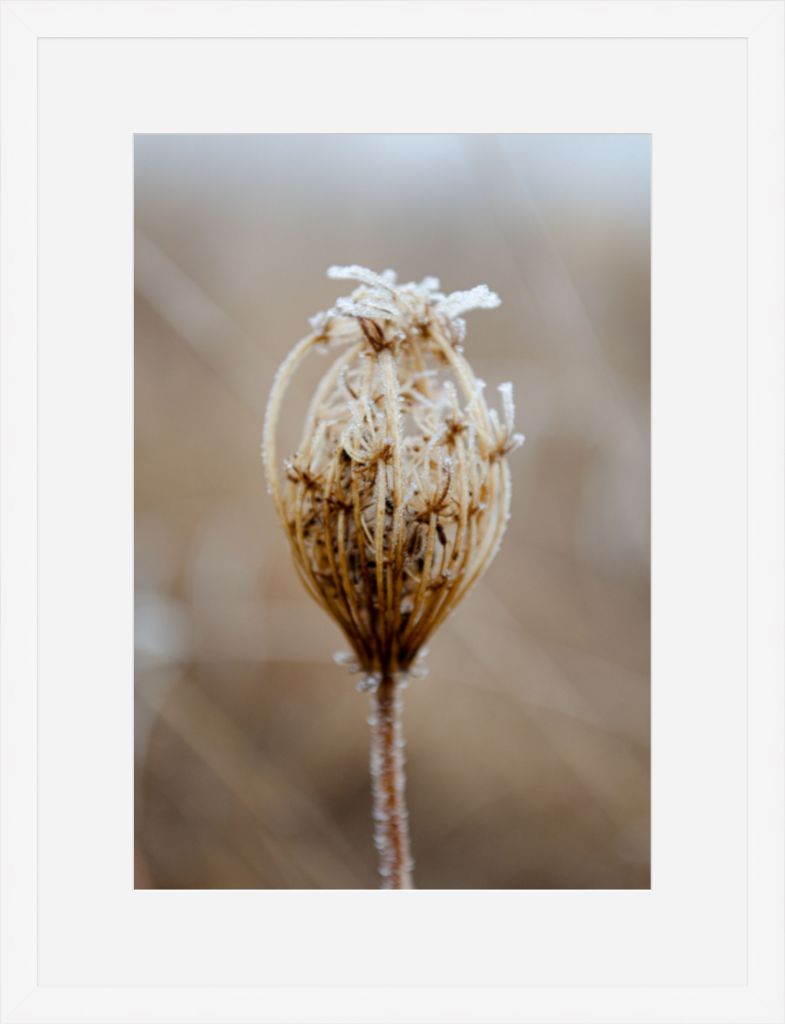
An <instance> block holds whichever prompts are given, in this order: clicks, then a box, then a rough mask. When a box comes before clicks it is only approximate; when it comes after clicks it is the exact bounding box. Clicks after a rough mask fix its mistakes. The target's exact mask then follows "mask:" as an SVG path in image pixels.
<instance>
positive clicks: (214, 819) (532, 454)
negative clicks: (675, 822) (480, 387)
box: [135, 135, 650, 889]
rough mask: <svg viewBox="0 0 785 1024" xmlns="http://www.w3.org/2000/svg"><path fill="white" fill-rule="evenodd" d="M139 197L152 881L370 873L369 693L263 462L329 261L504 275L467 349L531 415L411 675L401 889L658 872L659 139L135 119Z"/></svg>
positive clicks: (335, 883) (139, 687) (272, 880)
mask: <svg viewBox="0 0 785 1024" xmlns="http://www.w3.org/2000/svg"><path fill="white" fill-rule="evenodd" d="M135 192H136V195H135V202H136V225H135V226H136V232H135V235H136V241H135V262H136V271H135V273H136V280H135V286H136V305H135V411H136V427H135V430H136V449H135V473H136V478H135V516H136V518H135V523H136V530H135V561H136V578H135V585H136V619H135V626H136V662H135V669H136V717H135V735H136V748H135V754H136V801H135V832H136V885H137V887H138V888H367V887H374V888H375V887H376V886H377V884H378V879H377V875H376V858H375V852H374V849H373V843H372V828H371V797H370V789H369V780H368V727H367V723H366V719H367V715H368V713H369V701H368V698H367V696H365V695H361V694H358V693H356V692H355V690H354V679H352V677H350V676H348V675H347V674H346V671H345V669H342V668H339V667H338V666H336V665H334V664H333V663H332V660H331V655H332V653H333V652H334V651H337V650H340V649H342V648H344V647H345V646H346V645H345V642H342V638H341V636H340V634H339V632H338V630H337V627H335V626H334V625H333V624H332V622H331V621H330V620H329V619H328V618H327V617H326V616H325V615H324V614H323V612H322V611H321V610H320V609H319V608H318V607H317V606H316V605H315V604H313V603H312V602H311V601H310V599H309V598H308V597H307V596H306V594H305V592H304V590H303V589H302V587H301V585H300V583H299V582H298V580H297V578H296V576H295V571H294V568H293V566H292V564H291V562H290V557H289V553H288V548H287V544H286V542H285V539H284V536H283V532H282V530H281V528H280V527H279V526H278V523H277V521H276V519H275V515H274V511H273V507H272V501H271V499H270V498H269V496H268V494H267V493H266V488H265V484H264V481H263V477H262V470H261V465H260V459H259V440H260V434H261V426H262V419H263V414H264V408H265V403H266V398H267V394H268V391H269V388H270V385H271V382H272V377H273V374H274V372H275V369H276V367H277V366H278V364H279V363H280V361H281V360H282V359H283V357H284V356H285V354H286V353H287V351H288V350H289V348H290V347H291V346H292V345H293V344H294V343H295V342H296V341H297V340H298V339H299V338H300V337H301V336H302V335H303V334H305V333H307V331H308V324H307V318H308V317H309V316H311V315H312V314H314V313H316V312H317V311H319V310H322V309H324V308H326V307H328V306H330V305H331V304H332V303H333V301H334V299H335V298H336V297H337V296H338V295H341V294H347V293H348V291H349V290H350V285H347V283H345V282H334V281H328V280H327V279H326V277H325V270H326V268H327V267H328V266H330V265H331V264H335V263H337V264H350V263H359V264H362V265H365V266H369V267H371V268H373V269H376V270H382V269H384V268H386V267H393V268H395V269H396V270H397V271H398V274H399V280H404V281H408V280H413V279H414V280H419V279H421V278H422V277H424V276H425V275H428V274H432V275H435V276H437V277H439V278H441V281H442V286H443V289H444V290H445V291H453V290H456V289H463V288H468V287H471V286H472V285H475V284H478V283H487V284H488V285H489V286H490V287H491V288H493V289H494V290H496V291H497V292H498V293H499V294H500V295H501V297H502V303H503V304H502V306H501V308H500V309H498V310H494V311H479V312H476V313H470V314H468V317H467V320H468V336H467V342H466V355H467V357H468V358H469V360H470V362H471V363H472V365H473V366H474V368H475V370H476V372H477V373H478V375H479V376H481V377H483V378H485V379H486V380H487V381H488V383H489V391H488V393H489V395H491V394H492V393H494V392H495V386H496V384H498V383H499V382H501V381H504V380H511V381H513V382H514V387H515V394H516V404H517V421H518V422H517V424H516V426H517V428H518V429H519V430H522V431H523V432H524V433H525V434H526V436H527V441H526V444H525V445H524V447H523V449H521V450H520V451H518V452H516V453H515V454H514V455H513V456H512V458H511V469H512V475H513V488H514V490H513V502H512V518H511V521H510V525H509V528H508V531H507V535H506V537H505V541H504V544H503V546H502V550H501V554H500V556H499V557H498V558H497V560H496V562H495V563H494V564H493V566H492V567H491V569H490V570H489V572H488V573H487V574H486V575H485V576H484V577H483V579H482V580H481V582H480V583H479V584H478V586H477V587H476V588H475V590H474V591H473V592H472V594H471V595H470V596H469V598H468V599H467V600H466V601H465V602H464V603H463V604H462V605H461V606H460V607H459V609H458V611H457V612H456V614H455V615H454V617H453V618H451V619H450V620H449V621H448V622H447V623H446V624H445V625H444V626H443V628H442V629H441V630H440V631H439V632H438V633H437V634H436V635H435V637H434V638H433V641H432V643H431V645H430V648H431V651H430V656H429V665H430V670H431V672H430V675H429V676H428V678H426V679H424V680H415V681H413V682H412V684H411V686H410V688H409V689H408V690H407V692H406V703H405V730H406V736H407V741H408V748H407V762H408V767H407V771H408V778H409V808H410V818H411V832H412V845H413V853H414V857H415V860H416V868H415V881H416V884H417V886H418V887H419V888H442V889H447V888H475V889H479V888H570V889H581V888H646V887H648V885H649V793H650V787H649V782H650V770H649V769H650V760H649V749H650V746H649V698H650V688H649V683H650V673H649V669H650V664H649V651H650V642H649V641H650V626H649V607H650V606H649V564H650V563H649V483H650V481H649V469H650V460H649V444H650V436H649V296H650V266H649V233H650V220H649V199H650V140H649V136H644V135H608V136H603V135H504V136H494V135H471V136H468V135H467V136H460V135H411V136H407V135H279V136H276V135H243V136H231V135H192V136H189V135H156V136H151V135H137V136H136V141H135ZM313 361H314V362H315V363H317V364H318V365H316V366H315V367H313V368H312V369H311V370H310V371H309V372H310V373H311V374H312V376H311V378H310V379H309V376H308V373H305V374H304V376H303V379H302V384H301V385H300V400H301V401H304V400H305V397H306V396H307V392H308V388H309V386H310V385H311V384H312V382H313V380H314V379H315V377H314V376H313V375H314V374H316V375H318V374H319V373H320V372H321V371H322V370H323V368H324V366H325V365H326V364H325V363H324V362H323V361H322V360H320V359H319V357H314V360H313ZM296 405H297V403H296V402H295V407H296ZM295 418H296V417H294V418H293V420H292V422H291V424H288V423H287V427H288V428H289V429H291V437H290V438H289V439H288V440H289V444H288V445H287V443H286V441H287V438H286V437H285V438H284V445H283V447H282V451H287V450H289V449H293V448H294V447H295V444H296V427H297V423H296V422H294V419H295Z"/></svg>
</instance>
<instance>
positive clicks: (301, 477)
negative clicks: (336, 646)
mask: <svg viewBox="0 0 785 1024" xmlns="http://www.w3.org/2000/svg"><path fill="white" fill-rule="evenodd" d="M328 276H329V277H331V278H337V279H347V280H352V281H357V282H359V286H358V287H357V288H355V290H354V291H353V292H352V294H351V295H350V296H349V297H348V298H343V299H339V300H338V301H337V302H336V304H335V306H334V307H333V308H332V309H330V310H327V311H326V312H324V313H319V314H317V315H316V316H315V317H312V318H311V321H310V323H311V327H312V328H313V330H312V333H310V334H309V335H307V336H306V337H305V338H303V339H302V340H301V341H300V342H299V343H298V344H297V345H296V346H295V347H294V349H293V350H292V351H291V352H290V354H289V356H288V357H287V358H286V360H285V361H284V363H283V364H282V366H281V367H280V369H279V371H278V374H277V375H276V379H275V382H274V384H273V389H272V392H271V394H270V398H269V402H268V406H267V415H266V417H265V426H264V438H263V446H262V452H263V459H264V466H265V472H266V474H267V478H268V483H269V487H270V491H271V493H272V495H273V497H274V499H275V503H276V506H277V509H278V513H279V516H280V518H281V521H282V523H283V525H284V528H285V530H286V533H287V535H288V538H289V541H290V543H291V548H292V553H293V556H294V561H295V564H296V566H297V569H298V571H299V573H300V576H301V578H302V580H303V582H304V584H305V586H306V588H307V589H308V590H309V592H310V593H311V595H312V596H313V597H314V598H315V599H316V600H317V601H318V602H319V604H321V605H322V607H323V608H324V609H325V611H327V612H328V613H329V614H330V615H331V616H332V617H333V618H334V619H335V621H336V622H337V623H338V625H339V626H340V627H341V629H342V630H343V632H344V634H345V635H346V638H347V640H348V641H349V644H350V645H351V648H352V651H351V654H350V655H347V656H345V657H344V658H343V663H344V664H348V665H349V666H350V667H352V668H353V670H354V671H358V672H361V673H362V674H363V676H364V677H365V678H366V679H369V680H374V679H377V678H379V673H401V674H415V673H417V672H421V671H422V669H421V666H420V665H418V664H416V663H417V662H418V659H421V657H422V652H423V644H424V643H425V641H426V640H427V639H428V637H429V636H430V635H431V633H433V631H434V629H436V627H437V626H438V625H439V624H440V623H441V622H442V621H443V620H444V619H445V618H446V616H447V615H449V614H450V612H452V610H453V609H454V608H455V607H456V605H457V604H458V602H459V601H460V600H461V599H462V598H463V597H464V596H465V595H466V593H467V592H468V591H469V589H470V588H471V587H472V585H473V584H474V583H475V582H476V581H477V579H478V578H479V577H480V575H481V574H482V573H483V572H484V571H485V569H486V568H487V567H488V565H489V564H490V562H491V560H492V559H493V556H494V555H495V553H496V551H497V549H498V547H499V543H500V541H501V537H502V534H503V532H504V528H505V524H506V519H507V514H508V507H509V491H510V478H509V470H508V468H507V463H506V456H507V455H508V454H509V453H510V452H511V451H512V450H513V449H514V448H516V447H518V445H520V444H521V443H522V441H523V436H522V435H521V434H516V433H514V426H513V418H514V406H513V399H512V385H511V384H509V383H507V384H502V385H500V387H499V391H500V392H501V399H502V402H501V404H502V415H501V416H500V415H499V414H498V413H497V412H496V410H494V409H489V408H488V406H487V404H486V402H485V398H484V395H483V389H484V387H485V382H484V381H481V380H479V379H478V378H477V377H475V375H474V373H473V371H472V369H471V367H470V366H469V364H468V362H467V361H466V359H465V358H464V356H463V354H462V347H461V346H462V343H463V338H464V334H465V324H464V322H463V320H462V319H461V315H462V314H463V313H466V312H468V311H469V310H470V309H477V308H480V309H491V308H493V307H495V306H498V305H499V298H498V296H497V295H495V294H494V293H493V292H491V291H490V290H489V289H488V288H487V287H486V286H485V285H478V286H477V287H476V288H472V289H470V290H469V291H465V292H453V293H452V294H451V295H443V294H442V293H441V292H439V291H438V288H439V282H438V280H437V279H436V278H432V277H428V278H425V280H423V281H422V282H420V283H419V284H415V283H409V284H401V285H398V284H396V277H395V274H394V273H393V272H392V271H390V270H387V271H385V272H384V273H383V274H376V273H374V272H373V271H371V270H366V269H365V268H364V267H356V266H352V267H331V268H330V270H328ZM325 345H326V346H328V348H330V349H332V348H336V347H338V346H344V351H342V352H341V353H340V354H339V355H338V356H337V358H336V359H335V360H334V362H333V363H332V365H331V366H330V367H329V368H328V369H327V371H326V372H325V374H324V375H323V377H322V379H321V382H320V383H319V385H318V387H317V389H316V392H315V394H314V396H313V399H312V401H311V406H310V409H309V411H308V414H307V416H306V422H305V427H304V430H303V435H302V441H301V443H300V446H299V448H298V450H297V452H296V453H295V454H294V455H292V456H291V458H290V459H288V460H287V461H286V462H285V463H284V464H283V468H284V472H283V476H282V475H281V472H280V467H279V465H278V458H277V454H276V446H275V434H276V429H277V425H278V420H279V417H280V412H281V407H282V401H283V397H284V394H285V392H286V388H287V386H288V384H289V381H290V379H291V377H292V375H293V373H294V372H295V370H296V369H297V366H298V365H299V363H300V362H301V361H302V360H303V359H304V358H305V356H306V355H307V354H308V353H309V352H310V351H311V349H313V348H315V347H317V346H325Z"/></svg>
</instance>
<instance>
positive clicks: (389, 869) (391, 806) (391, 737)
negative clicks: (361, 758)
mask: <svg viewBox="0 0 785 1024" xmlns="http://www.w3.org/2000/svg"><path fill="white" fill-rule="evenodd" d="M401 689H402V684H401V683H400V682H398V681H397V680H396V679H395V677H394V676H392V675H385V676H383V677H382V680H381V682H380V683H379V686H378V687H377V689H376V690H375V691H374V693H373V694H372V695H371V700H372V702H373V714H372V715H371V717H370V719H369V722H370V726H371V782H372V786H373V817H374V825H375V829H374V838H375V841H376V849H377V850H378V851H379V874H380V875H381V876H382V883H381V888H382V889H412V888H414V885H413V882H412V866H413V864H412V859H411V854H410V852H409V816H408V813H407V810H406V793H405V784H406V776H405V774H404V769H403V762H404V757H403V747H404V742H403V727H402V723H401V714H402V711H403V702H402V700H401V696H400V690H401Z"/></svg>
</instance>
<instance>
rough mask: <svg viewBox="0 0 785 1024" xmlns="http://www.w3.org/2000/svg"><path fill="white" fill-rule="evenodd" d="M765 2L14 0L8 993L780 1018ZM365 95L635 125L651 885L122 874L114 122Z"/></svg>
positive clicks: (425, 117) (779, 432) (423, 1010)
mask: <svg viewBox="0 0 785 1024" xmlns="http://www.w3.org/2000/svg"><path fill="white" fill-rule="evenodd" d="M784 15H785V6H784V5H783V3H782V2H780V0H751V2H748V3H736V2H733V0H730V2H726V0H686V2H683V3H667V2H647V0H640V2H639V0H629V2H628V0H617V2H613V3H595V2H593V0H588V2H571V0H565V2H562V0H553V2H548V3H541V2H536V0H535V2H526V0H522V2H504V0H502V2H495V0H492V2H486V3H482V4H480V3H475V2H468V0H402V2H392V0H389V2H388V0H381V2H376V3H372V4H361V3H356V2H347V0H339V2H332V0H326V2H317V0H294V2H290V3H280V2H277V0H276V2H272V0H271V2H264V0H262V2H256V0H248V2H229V3H217V2H212V0H204V2H199V0H193V2H188V0H183V2H179V3H161V4H148V3H142V2H140V3H134V2H124V0H120V2H112V3H108V2H106V3H105V2H98V3H94V4H81V3H75V2H71V0H65V2H45V0H41V2H38V0H26V2H25V0H8V2H6V3H5V4H4V5H3V7H2V75H3V79H2V165H1V166H0V172H1V175H0V180H1V187H2V214H3V237H2V264H1V265H2V296H3V304H2V338H3V347H2V417H3V419H2V427H3V430H2V469H3V493H2V571H3V577H2V595H1V596H2V627H3V630H2V631H3V647H2V756H3V774H2V815H3V829H2V895H3V915H2V954H3V956H2V970H3V979H2V980H3V992H2V1006H1V1008H0V1013H1V1015H2V1021H3V1022H5V1024H37V1022H41V1024H43V1022H47V1024H54V1022H57V1024H60V1022H63V1024H65V1022H87V1021H91V1022H92V1021H95V1022H102V1024H114V1022H118V1024H119V1022H125V1021H128V1022H131V1021H134V1022H138V1021H161V1022H172V1024H175V1022H178V1024H179V1022H182V1024H190V1022H197V1021H199V1022H208V1021H215V1022H216V1024H218V1022H220V1024H242V1022H246V1021H249V1022H250V1021H255V1022H274V1021H289V1022H292V1024H300V1022H302V1024H317V1022H319V1024H321V1022H325V1024H327V1022H340V1024H349V1022H364V1024H377V1022H378V1024H382V1022H384V1024H391V1022H395V1024H398V1022H400V1024H407V1022H437V1021H450V1022H453V1024H459V1022H460V1024H475V1022H476V1024H480V1022H483V1024H486V1022H487V1024H508V1022H509V1024H512V1022H535V1021H536V1022H546V1021H553V1022H568V1021H569V1022H575V1024H578V1022H580V1024H583V1022H607V1024H612V1022H619V1024H622V1022H625V1024H626V1022H636V1021H641V1022H643V1021H657V1022H663V1024H664V1022H668V1024H670V1022H673V1024H677V1022H678V1024H688V1022H695V1024H698V1022H717V1024H737V1022H738V1024H753V1022H754V1024H777V1022H781V1021H782V1020H783V1018H784V1015H785V991H784V990H785V977H784V976H783V961H784V959H785V958H784V957H783V954H784V953H785V913H784V911H783V906H784V904H783V896H784V895H785V886H784V884H783V883H784V882H785V878H784V876H783V862H784V861H785V857H783V854H784V853H785V850H784V849H783V835H784V834H785V830H784V829H783V824H784V823H785V822H784V808H785V800H783V795H784V794H783V778H784V775H783V767H784V762H783V749H784V748H785V743H784V742H783V740H785V736H783V726H784V724H785V717H784V716H783V690H782V679H783V669H784V668H785V651H784V649H783V537H782V522H783V511H784V508H783V467H784V466H785V457H784V455H785V453H784V452H783V409H784V408H785V401H784V400H783V399H784V397H785V396H783V380H784V378H783V326H785V321H784V314H783V270H785V248H784V245H783V230H782V226H783V212H785V211H784V210H783V191H782V181H783V177H784V176H785V175H784V173H783V172H784V171H785V168H784V167H783V117H782V114H783V48H782V33H783V22H784ZM360 41H361V42H362V44H363V45H362V46H361V47H359V46H358V45H357V44H358V42H360ZM414 49H416V50H417V54H418V56H419V57H420V58H422V56H423V55H424V54H426V53H427V58H428V59H427V67H428V69H429V77H428V78H427V79H424V78H415V77H413V76H409V75H406V74H403V73H402V74H401V76H400V78H399V79H395V78H393V77H391V76H385V75H379V74H376V73H375V69H377V68H379V67H401V68H402V69H405V68H406V67H407V56H408V55H410V54H411V53H412V51H413V50H414ZM469 56H470V57H471V65H469V63H468V61H467V57H469ZM418 66H420V67H422V66H423V61H422V60H420V61H419V63H418ZM468 66H470V67H471V69H472V73H467V72H466V68H467V67H468ZM358 83H361V84H362V88H360V87H358ZM370 130H373V131H382V132H384V131H390V132H396V131H407V132H420V131H441V132H444V131H448V132H452V131H456V132H510V131H513V132H518V131H520V132H534V131H540V132H552V131H560V132H571V131H575V132H580V131H606V132H650V133H651V135H652V142H653V154H654V156H653V207H652V212H653V221H652V224H653V335H652V346H653V348H652V351H653V355H652V369H653V378H652V379H653V428H654V441H653V453H652V465H653V481H654V498H653V554H652V557H653V579H654V583H653V684H652V685H653V704H652V711H653V716H652V722H653V732H652V739H653V779H654V782H653V842H652V856H653V859H652V868H653V873H652V888H651V890H650V891H640V890H638V891H629V892H623V891H540V892H538V891H531V892H496V891H465V892H450V891H430V892H425V891H423V892H419V891H411V892H408V893H406V894H405V895H402V896H399V897H394V896H393V897H390V896H388V895H387V894H384V893H378V892H365V891H358V892H340V891H337V892H315V893H314V892H279V891H274V892H262V891H258V892H257V891H253V892H236V891H235V892H225V891H210V892H206V891H194V892H188V891H166V892H155V891H138V892H135V891H134V889H133V880H132V877H133V876H132V819H131V808H132V773H133V758H132V685H133V682H132V680H133V671H132V642H131V636H132V570H131V549H132V488H133V482H132V455H133V450H132V449H133V423H132V401H131V395H132V390H131V389H132V370H131V366H132V353H133V328H132V305H131V295H132V283H133V280H132V258H131V256H132V254H131V239H132V222H133V189H132V138H133V134H134V132H156V131H171V132H229V131H232V132H249V131H258V132H265V131H270V132H301V131H311V132H313V131H320V132H336V131H370ZM91 374H100V377H101V384H102V386H101V388H100V389H99V388H95V387H91ZM77 555H78V559H79V561H78V565H79V566H80V567H81V569H80V572H79V573H78V574H76V573H75V572H74V569H75V566H76V565H77V561H76V559H77ZM85 630H89V631H90V636H91V641H92V642H91V645H90V651H89V653H87V652H86V651H85V645H84V644H83V643H82V642H80V637H83V636H84V631H85ZM696 737H697V738H698V741H697V742H696ZM66 797H67V799H66ZM380 915H383V918H382V917H380ZM382 920H383V927H382V926H381V925H380V921H382ZM266 921H272V922H274V926H273V927H272V928H271V929H270V930H269V932H268V931H266V929H265V927H264V922H266ZM391 950H392V951H394V955H393V953H391V952H390V951H391ZM380 951H381V952H385V951H386V952H387V955H386V956H380Z"/></svg>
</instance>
